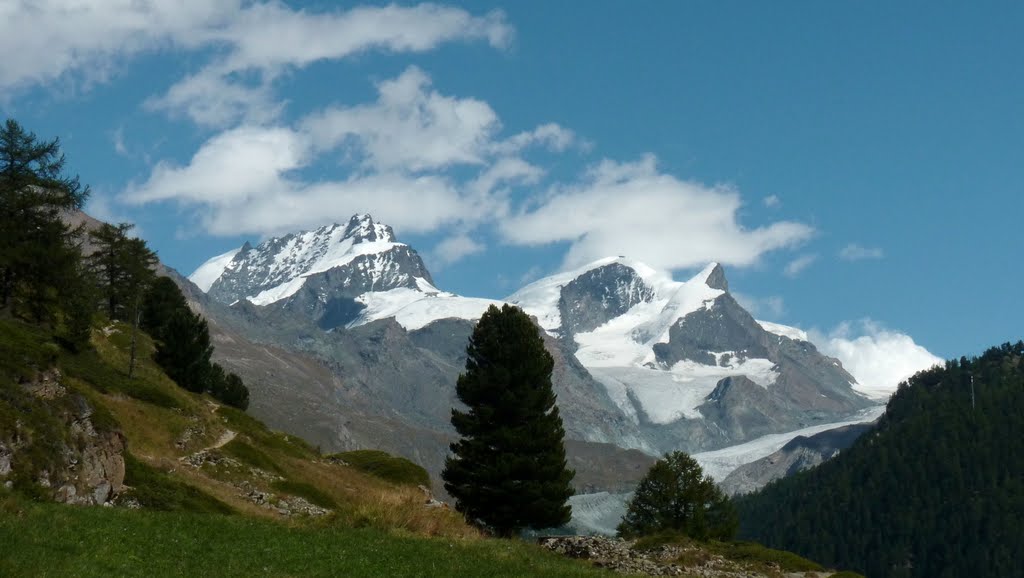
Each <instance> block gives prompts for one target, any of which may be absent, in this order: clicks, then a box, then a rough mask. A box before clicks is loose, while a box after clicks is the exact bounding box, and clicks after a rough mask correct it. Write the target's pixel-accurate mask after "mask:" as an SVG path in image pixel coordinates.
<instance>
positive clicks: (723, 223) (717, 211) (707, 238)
mask: <svg viewBox="0 0 1024 578" xmlns="http://www.w3.org/2000/svg"><path fill="white" fill-rule="evenodd" d="M741 204H742V203H741V198H740V195H739V193H738V192H737V191H735V190H733V189H731V188H728V187H708V186H705V185H702V184H699V183H694V182H689V181H682V180H679V179H677V178H676V177H674V176H672V175H669V174H666V173H663V172H661V171H660V170H659V169H658V167H657V162H656V159H655V157H654V156H653V155H645V156H643V157H642V158H640V159H639V160H637V161H634V162H617V161H614V160H609V159H605V160H602V161H600V162H599V163H597V164H596V165H594V166H592V167H591V168H590V169H588V170H587V171H586V173H585V174H584V176H583V178H582V179H581V180H580V181H579V182H575V183H570V184H562V185H556V186H553V187H552V188H551V189H550V190H549V191H547V192H546V193H544V194H542V195H539V196H538V197H537V198H536V199H535V200H534V202H533V203H532V206H531V207H529V208H525V209H522V210H521V211H520V212H519V213H518V214H516V215H515V216H513V217H512V218H510V219H508V220H507V221H505V222H503V223H502V224H501V231H502V233H503V235H504V237H505V239H506V240H507V241H508V242H510V243H514V244H522V245H540V244H545V243H553V242H566V241H567V242H569V243H570V249H569V252H568V254H567V256H566V258H565V264H566V266H574V265H579V264H582V263H586V262H589V261H592V260H594V259H597V258H601V257H605V256H607V255H617V254H625V255H630V256H633V257H636V258H639V259H643V260H645V261H647V262H649V263H650V264H651V265H653V266H655V267H661V268H667V269H682V268H688V267H694V266H698V265H703V264H706V263H707V262H708V261H711V260H714V261H718V262H720V263H723V264H727V265H734V266H746V265H751V264H753V263H754V262H755V261H757V259H758V258H760V256H761V255H762V254H764V253H766V252H768V251H773V250H776V249H781V248H786V247H793V246H796V245H799V244H800V243H802V242H804V241H806V240H807V239H809V238H810V237H811V235H812V234H813V232H814V230H813V229H812V228H811V227H810V226H808V225H805V224H803V223H797V222H790V221H779V222H775V223H771V224H769V225H766V226H762V227H757V228H753V229H748V228H746V227H744V226H743V225H742V224H741V223H740V222H739V220H738V214H737V212H738V211H739V209H740V206H741Z"/></svg>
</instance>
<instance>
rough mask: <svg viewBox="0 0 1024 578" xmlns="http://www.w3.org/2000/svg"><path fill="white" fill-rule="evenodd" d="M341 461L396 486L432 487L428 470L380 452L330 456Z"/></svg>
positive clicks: (370, 451) (346, 453)
mask: <svg viewBox="0 0 1024 578" xmlns="http://www.w3.org/2000/svg"><path fill="white" fill-rule="evenodd" d="M328 457H329V458H330V459H332V460H341V461H343V462H345V463H346V464H348V465H350V466H352V467H353V468H356V469H357V470H359V471H362V472H366V473H368V474H370V475H373V476H377V477H378V478H381V479H384V480H387V481H389V482H392V483H395V484H404V485H410V486H426V487H430V475H429V474H427V470H424V469H423V468H422V467H420V466H418V465H416V464H414V463H412V462H410V461H409V460H407V459H405V458H400V457H396V456H392V455H391V454H388V453H386V452H382V451H378V450H356V451H351V452H342V453H339V454H332V455H331V456H328Z"/></svg>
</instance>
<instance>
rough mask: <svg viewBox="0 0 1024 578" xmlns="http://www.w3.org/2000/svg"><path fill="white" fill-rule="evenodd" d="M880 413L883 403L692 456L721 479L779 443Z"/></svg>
mask: <svg viewBox="0 0 1024 578" xmlns="http://www.w3.org/2000/svg"><path fill="white" fill-rule="evenodd" d="M883 413H885V406H884V405H877V406H873V407H869V408H867V409H864V410H861V411H859V412H857V413H856V414H854V415H852V416H850V418H849V419H847V420H844V421H840V422H835V423H828V424H821V425H815V426H810V427H805V428H803V429H798V430H795V431H791V432H786V433H780V434H769V435H765V436H761V437H759V438H757V439H755V440H751V441H749V442H746V443H743V444H739V445H735V446H729V447H727V448H723V449H720V450H713V451H708V452H701V453H697V454H693V459H695V460H697V463H699V464H700V467H701V468H702V469H703V470H704V473H706V474H708V475H710V476H711V477H712V478H714V479H715V481H716V482H721V481H722V480H724V479H725V477H726V476H728V475H729V474H731V473H732V472H733V470H735V469H736V468H738V467H740V466H742V465H744V464H749V463H751V462H755V461H757V460H759V459H761V458H763V457H766V456H769V455H771V454H773V453H775V452H777V451H779V450H780V449H782V446H784V445H786V444H787V443H789V442H790V441H791V440H793V439H794V438H796V437H797V436H807V437H810V436H812V435H814V434H818V433H821V432H823V431H828V430H832V429H836V428H840V427H844V426H848V425H853V424H858V423H868V422H872V421H875V420H876V419H878V417H879V416H881V415H882V414H883Z"/></svg>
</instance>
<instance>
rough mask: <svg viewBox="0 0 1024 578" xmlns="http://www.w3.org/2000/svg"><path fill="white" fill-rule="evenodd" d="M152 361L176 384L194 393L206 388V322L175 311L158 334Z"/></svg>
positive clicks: (208, 371) (208, 351)
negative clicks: (158, 338) (159, 337)
mask: <svg viewBox="0 0 1024 578" xmlns="http://www.w3.org/2000/svg"><path fill="white" fill-rule="evenodd" d="M161 334H162V335H161V340H160V341H159V342H158V343H157V348H156V356H155V357H154V359H155V360H156V362H157V363H158V364H160V367H162V368H163V369H164V371H165V372H167V375H168V376H170V378H171V379H173V380H174V381H175V382H177V384H178V385H180V386H181V387H183V388H185V389H187V390H189V391H192V392H196V393H203V392H204V391H206V390H207V389H208V386H209V377H210V371H211V369H210V368H211V364H210V355H211V354H212V353H213V347H212V346H211V345H210V332H209V328H208V327H207V324H206V320H205V319H203V318H202V317H200V316H198V315H196V314H194V313H192V312H191V311H189V310H188V309H184V310H178V311H175V312H174V314H172V315H171V317H170V319H168V320H167V324H166V325H165V326H164V327H163V329H162V331H161Z"/></svg>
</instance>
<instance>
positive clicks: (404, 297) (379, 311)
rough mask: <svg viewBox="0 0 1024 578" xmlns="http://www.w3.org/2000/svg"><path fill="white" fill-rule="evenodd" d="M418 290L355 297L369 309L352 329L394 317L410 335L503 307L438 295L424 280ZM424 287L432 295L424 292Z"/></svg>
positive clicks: (442, 293)
mask: <svg viewBox="0 0 1024 578" xmlns="http://www.w3.org/2000/svg"><path fill="white" fill-rule="evenodd" d="M416 285H417V286H418V287H419V289H409V288H405V287H400V288H398V289H391V290H389V291H371V292H368V293H363V294H362V295H360V296H359V297H356V301H359V302H360V303H362V304H363V305H365V306H366V309H364V310H363V311H362V312H361V313H360V315H359V317H358V318H356V319H355V320H353V321H352V322H351V323H349V324H348V326H349V327H356V326H359V325H365V324H367V323H370V322H371V321H376V320H378V319H386V318H388V317H394V318H395V321H397V322H398V324H399V325H401V326H402V327H404V328H405V329H406V330H407V331H415V330H416V329H421V328H423V327H425V326H427V325H429V324H430V323H433V322H434V321H437V320H440V319H451V318H455V319H466V320H470V321H473V320H476V319H479V318H480V316H481V315H483V313H484V311H486V310H487V308H488V307H490V306H491V305H502V302H501V301H495V300H493V299H481V298H476V297H461V296H459V295H455V294H454V293H446V292H443V291H438V290H437V289H436V288H434V287H433V285H431V284H430V283H428V282H427V281H426V280H425V279H422V278H420V277H417V278H416ZM425 287H429V288H430V289H433V292H427V291H425V289H424V288H425Z"/></svg>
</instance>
